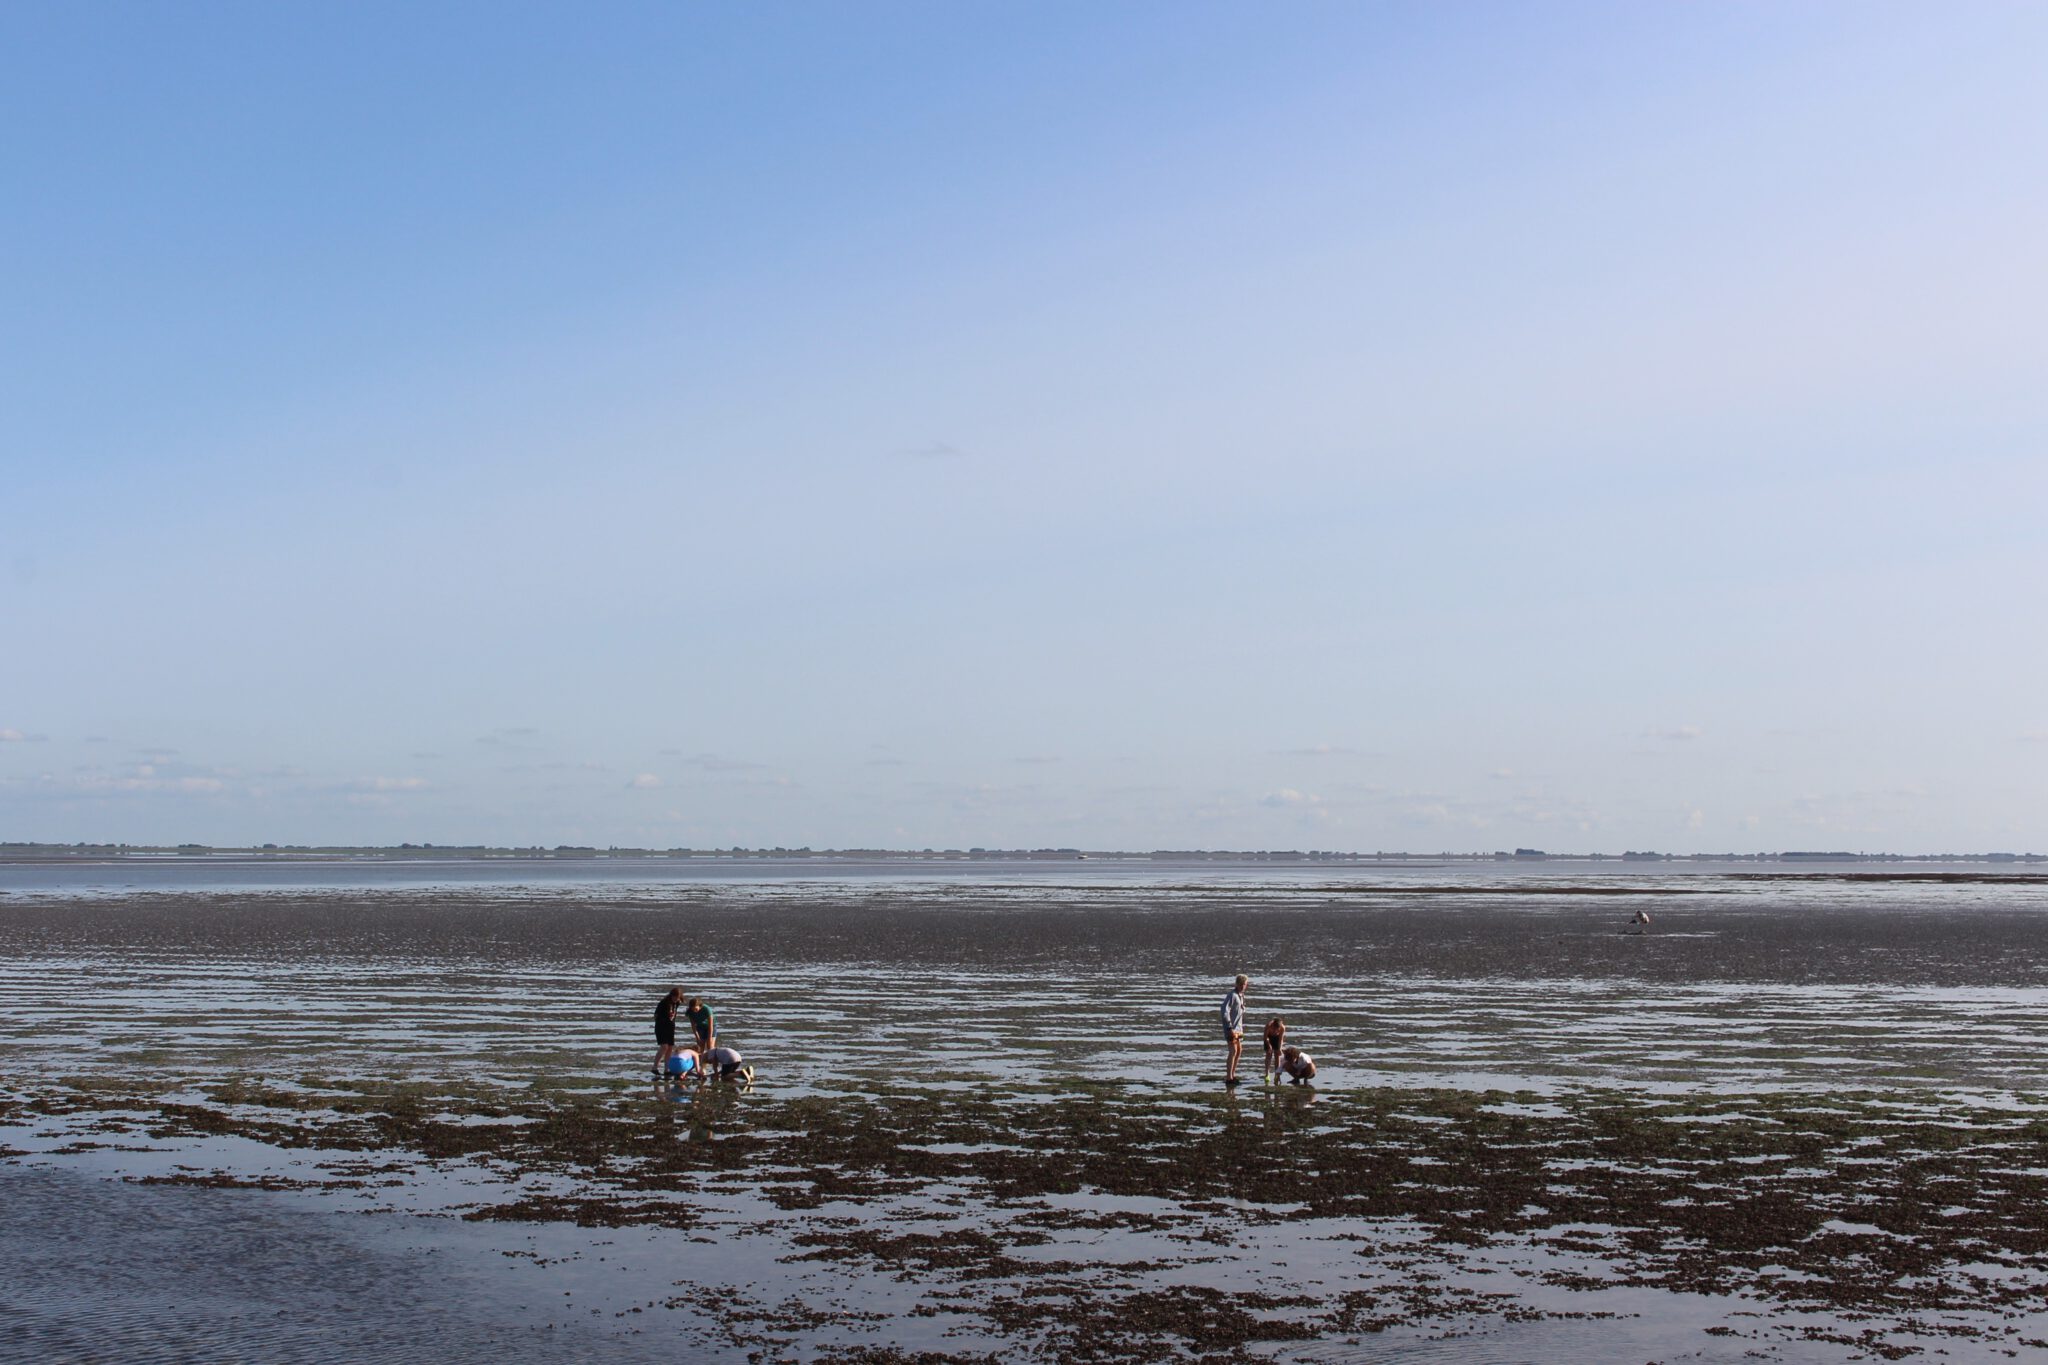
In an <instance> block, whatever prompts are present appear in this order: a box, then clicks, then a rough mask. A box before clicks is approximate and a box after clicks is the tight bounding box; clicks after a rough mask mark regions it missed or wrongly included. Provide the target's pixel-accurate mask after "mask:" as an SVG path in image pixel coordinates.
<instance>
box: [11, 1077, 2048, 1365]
mask: <svg viewBox="0 0 2048 1365" xmlns="http://www.w3.org/2000/svg"><path fill="white" fill-rule="evenodd" d="M1306 1098H1307V1097H1306V1096H1305V1095H1302V1094H1299V1093H1296V1092H1295V1091H1293V1090H1291V1089H1286V1088H1283V1089H1280V1090H1277V1091H1273V1092H1265V1091H1259V1092H1254V1093H1249V1094H1247V1095H1245V1096H1244V1097H1243V1098H1241V1099H1239V1098H1221V1099H1200V1100H1192V1101H1191V1100H1188V1099H1185V1098H1176V1097H1171V1096H1162V1095H1156V1094H1142V1093H1118V1091H1117V1090H1116V1089H1115V1088H1113V1087H1103V1086H1092V1087H1085V1088H1081V1089H1061V1088H1048V1089H1042V1090H1036V1091H1027V1092H1018V1091H999V1090H993V1089H983V1090H973V1091H965V1092H944V1093H909V1094H901V1095H890V1096H879V1097H878V1096H856V1095H836V1096H835V1095H814V1096H809V1097H804V1098H795V1099H778V1098H775V1097H774V1096H772V1095H770V1094H764V1093H762V1092H760V1091H753V1092H740V1091H736V1090H733V1089H731V1088H723V1089H721V1088H713V1089H710V1090H707V1091H706V1092H704V1093H703V1094H701V1095H698V1096H694V1097H692V1098H690V1099H687V1100H686V1101H684V1102H683V1103H682V1104H680V1105H677V1104H665V1103H664V1104H651V1103H650V1102H649V1100H648V1099H647V1098H646V1097H645V1096H643V1095H642V1094H640V1093H638V1092H637V1091H634V1090H630V1089H628V1090H621V1091H619V1092H616V1093H595V1094H593V1093H553V1094H550V1093H546V1092H536V1093H532V1094H530V1095H528V1096H526V1097H525V1098H522V1099H521V1100H519V1101H517V1102H515V1103H506V1102H504V1099H503V1097H502V1096H501V1095H488V1094H483V1093H476V1094H470V1095H465V1094H463V1093H461V1092H460V1091H459V1090H446V1089H442V1090H438V1091H437V1092H435V1093H431V1094H429V1093H422V1092H421V1091H420V1090H419V1089H418V1088H417V1087H407V1088H402V1089H393V1090H384V1091H380V1090H377V1089H375V1088H372V1087H358V1088H356V1089H355V1090H354V1091H353V1092H352V1093H351V1092H345V1091H344V1092H334V1093H327V1094H317V1095H316V1094H309V1093H307V1092H305V1091H302V1090H296V1089H279V1088H274V1087H270V1086H267V1085H266V1084H264V1083H263V1082H260V1081H256V1080H233V1081H224V1082H221V1083H219V1084H217V1085H214V1086H211V1087H208V1088H207V1090H206V1092H205V1093H204V1094H203V1095H197V1096H195V1095H192V1094H190V1093H186V1094H184V1095H182V1096H176V1097H174V1096H163V1097H160V1098H157V1099H154V1100H151V1101H147V1102H144V1103H141V1104H138V1103H137V1100H138V1096H137V1095H136V1094H135V1093H134V1091H133V1088H132V1087H130V1088H126V1089H124V1091H123V1092H122V1093H120V1094H113V1093H108V1087H107V1086H106V1085H105V1083H104V1082H93V1083H88V1082H79V1083H77V1084H75V1085H69V1086H63V1087H59V1088H56V1089H53V1090H51V1091H49V1092H46V1093H42V1094H39V1095H35V1096H33V1097H21V1096H16V1097H13V1098H10V1099H8V1100H6V1101H5V1102H4V1103H0V1124H20V1123H25V1122H47V1121H49V1120H52V1119H57V1120H62V1121H64V1122H65V1123H66V1125H67V1127H68V1128H69V1130H70V1131H71V1132H72V1133H73V1134H74V1135H75V1137H74V1143H75V1144H76V1145H77V1147H78V1149H80V1150H83V1149H84V1148H87V1147H90V1146H92V1145H96V1144H122V1143H130V1142H138V1141H140V1142H151V1143H161V1142H165V1141H171V1140H176V1139H184V1138H195V1137H196V1138H217V1137H221V1136H235V1137H243V1138H251V1139H254V1140H256V1141H259V1142H262V1143H265V1144H267V1145H269V1146H272V1147H275V1148H279V1149H285V1150H290V1149H297V1148H317V1149H319V1150H320V1151H322V1152H323V1153H326V1154H328V1156H329V1170H330V1174H329V1175H327V1176H326V1177H324V1179H325V1181H326V1182H327V1183H329V1184H332V1185H336V1186H339V1187H347V1186H351V1185H358V1186H359V1185H362V1184H365V1183H373V1182H376V1181H379V1180H388V1179H391V1178H393V1177H394V1173H401V1174H399V1175H398V1177H397V1178H408V1174H406V1173H409V1175H410V1176H411V1177H416V1176H417V1174H418V1170H419V1169H420V1167H421V1166H422V1165H424V1166H427V1167H431V1166H434V1165H463V1166H475V1165H479V1164H481V1165H483V1166H486V1167H488V1168H490V1169H491V1170H493V1171H494V1172H496V1173H497V1174H499V1175H500V1176H502V1177H503V1178H504V1179H505V1182H506V1183H505V1186H504V1190H505V1192H504V1195H503V1197H500V1198H496V1199H493V1200H491V1201H488V1202H483V1203H479V1204H477V1205H475V1206H473V1207H470V1208H468V1209H467V1210H466V1216H468V1217H470V1218H476V1219H494V1220H535V1221H556V1220H559V1221H568V1222H574V1223H577V1224H580V1225H583V1226H590V1227H621V1226H631V1225H656V1226H663V1227H670V1228H677V1229H691V1228H693V1227H695V1226H696V1225H697V1224H698V1222H699V1210H700V1208H701V1207H702V1202H703V1199H704V1197H705V1195H706V1194H707V1193H708V1192H710V1191H713V1190H721V1189H722V1190H728V1191H751V1192H752V1193H753V1194H754V1195H756V1196H758V1198H759V1199H760V1200H762V1201H763V1202H764V1204H765V1205H766V1206H767V1209H764V1222H765V1220H766V1219H767V1218H769V1217H772V1219H773V1221H774V1225H775V1227H776V1228H777V1230H778V1231H779V1233H780V1235H782V1236H784V1237H785V1238H786V1239H787V1241H788V1243H789V1250H788V1252H787V1255H786V1258H785V1259H787V1260H789V1261H792V1262H800V1261H817V1260H829V1261H833V1262H838V1263H844V1264H845V1265H847V1266H848V1267H849V1268H851V1269H857V1270H860V1271H862V1272H865V1273H869V1274H873V1275H880V1276H893V1277H907V1278H912V1279H915V1280H917V1281H918V1282H920V1283H921V1284H923V1285H924V1286H925V1289H926V1294H927V1298H926V1302H927V1305H928V1308H927V1309H926V1310H921V1311H932V1312H939V1311H943V1312H946V1313H949V1314H954V1315H961V1316H964V1317H968V1318H975V1319H980V1320H981V1324H982V1326H983V1327H984V1328H985V1329H987V1330H991V1331H994V1332H997V1333H999V1334H1001V1335H1002V1336H1004V1337H1006V1338H1008V1339H1011V1340H1012V1341H1014V1342H1015V1343H1017V1345H1018V1346H1019V1347H1020V1348H1023V1349H1028V1350H1029V1351H1030V1352H1031V1353H1033V1354H1044V1355H1049V1356H1054V1357H1057V1358H1062V1359H1083V1360H1085V1359H1099V1360H1111V1359H1168V1358H1175V1357H1185V1356H1195V1357H1204V1358H1233V1357H1237V1356H1239V1355H1241V1354H1242V1351H1243V1349H1244V1348H1248V1347H1253V1346H1256V1345H1259V1344H1261V1343H1265V1344H1273V1343H1285V1342H1288V1341H1306V1340H1315V1339H1322V1338H1341V1337H1356V1336H1359V1335H1360V1334H1371V1333H1374V1332H1376V1331H1379V1330H1382V1329H1384V1328H1387V1327H1391V1326H1396V1325H1404V1324H1412V1323H1414V1322H1417V1321H1421V1320H1427V1319H1431V1318H1453V1317H1457V1316H1460V1315H1500V1314H1507V1315H1509V1316H1513V1315H1515V1314H1518V1313H1519V1314H1523V1315H1538V1316H1540V1315H1541V1314H1542V1313H1544V1312H1546V1311H1548V1312H1557V1311H1560V1310H1557V1309H1548V1310H1546V1309H1537V1308H1531V1307H1529V1306H1527V1305H1526V1304H1524V1303H1520V1302H1517V1301H1516V1300H1514V1299H1513V1298H1511V1297H1509V1296H1504V1295H1497V1294H1483V1293H1474V1292H1472V1291H1470V1290H1467V1289H1461V1288H1459V1287H1458V1286H1457V1285H1456V1284H1455V1282H1454V1280H1455V1277H1446V1276H1445V1275H1444V1274H1443V1273H1442V1272H1443V1270H1444V1268H1445V1265H1444V1262H1445V1258H1446V1257H1447V1256H1449V1257H1452V1258H1455V1256H1456V1253H1457V1252H1458V1251H1460V1250H1461V1249H1470V1248H1474V1247H1479V1246H1484V1245H1488V1244H1494V1245H1502V1246H1514V1247H1522V1248H1528V1249H1530V1250H1532V1251H1534V1252H1538V1253H1541V1252H1546V1251H1548V1252H1558V1253H1570V1255H1569V1256H1567V1257H1564V1258H1562V1259H1559V1260H1557V1261H1556V1262H1554V1267H1556V1266H1562V1265H1564V1264H1566V1263H1567V1262H1569V1263H1570V1264H1574V1265H1579V1266H1582V1267H1583V1266H1585V1265H1588V1264H1590V1265H1592V1266H1594V1267H1595V1269H1594V1270H1593V1272H1592V1273H1590V1274H1589V1273H1587V1271H1586V1270H1584V1269H1576V1270H1571V1269H1562V1268H1552V1269H1550V1270H1548V1271H1542V1272H1539V1278H1542V1279H1543V1281H1544V1282H1545V1283H1546V1284H1549V1285H1551V1286H1553V1287H1557V1288H1562V1289H1572V1288H1582V1287H1585V1288H1590V1287H1603V1288H1611V1287H1614V1286H1616V1285H1636V1286H1647V1287H1654V1288H1658V1289H1665V1290H1680V1291H1691V1292H1697V1293H1708V1294H1719V1295H1729V1294H1735V1295H1743V1296H1748V1297H1750V1298H1753V1299H1754V1300H1756V1301H1757V1304H1758V1307H1759V1308H1769V1307H1773V1306H1775V1307H1779V1308H1784V1309H1790V1310H1794V1311H1797V1312H1802V1313H1813V1312H1820V1313H1825V1314H1827V1315H1829V1316H1830V1317H1831V1318H1832V1319H1833V1320H1834V1321H1835V1322H1836V1324H1837V1326H1836V1327H1835V1328H1834V1329H1833V1330H1832V1331H1830V1332H1827V1333H1825V1334H1822V1337H1823V1339H1827V1340H1834V1341H1838V1342H1840V1343H1842V1344H1843V1345H1856V1346H1859V1347H1860V1348H1862V1349H1863V1350H1866V1351H1868V1352H1869V1353H1870V1354H1872V1355H1874V1356H1882V1357H1886V1358H1900V1357H1903V1356H1906V1355H1909V1354H1914V1353H1916V1352H1917V1351H1918V1350H1919V1349H1920V1348H1921V1347H1923V1346H1924V1345H1926V1344H1927V1343H1928V1342H1929V1341H1930V1340H1932V1339H1935V1338H1952V1337H1955V1336H1967V1337H1974V1338H1978V1339H1979V1340H1980V1341H1982V1342H1983V1343H1984V1344H1987V1345H1988V1344H1992V1343H2001V1344H2004V1343H2009V1344H2010V1345H2011V1346H2013V1347H2018V1348H2034V1349H2048V1340H2043V1339H2042V1338H2043V1337H2044V1336H2048V1332H2044V1330H2043V1324H2044V1323H2048V1274H2044V1271H2048V1230H2044V1225H2043V1210H2044V1209H2048V1120H2043V1119H2042V1118H2039V1117H2030V1116H2014V1115H2011V1114H2000V1113H1995V1112H1978V1113H1964V1112H1955V1111H1950V1112H1943V1113H1926V1112H1922V1113H1918V1114H1909V1113H1902V1112H1901V1111H1900V1108H1899V1106H1898V1104H1897V1102H1896V1097H1893V1096H1884V1095H1859V1094H1845V1095H1830V1096H1827V1097H1825V1098H1824V1099H1820V1098H1814V1097H1806V1098H1796V1099H1795V1098H1791V1097H1778V1098H1758V1097H1745V1098H1743V1099H1740V1100H1732V1099H1731V1100H1727V1101H1720V1102H1715V1101H1704V1102H1703V1101H1699V1100H1684V1101H1670V1102H1663V1101H1655V1100H1650V1099H1646V1098H1644V1097H1641V1096H1628V1095H1619V1094H1609V1095H1582V1096H1577V1097H1574V1098H1573V1099H1572V1100H1571V1101H1570V1102H1569V1103H1567V1104H1563V1105H1558V1104H1554V1103H1553V1104H1550V1105H1546V1106H1532V1105H1524V1104H1520V1103H1518V1101H1517V1098H1516V1097H1513V1096H1508V1095H1501V1094H1490V1095H1489V1094H1473V1093H1469V1092H1461V1091H1391V1090H1380V1091H1362V1092H1355V1093H1351V1094H1347V1095H1342V1096H1325V1097H1323V1098H1322V1099H1321V1100H1320V1101H1319V1102H1316V1103H1307V1102H1305V1101H1306ZM1530 1108H1542V1109H1544V1110H1545V1111H1546V1112H1543V1113H1536V1114H1531V1113H1527V1112H1522V1111H1523V1110H1526V1109H1530ZM1550 1111H1555V1112H1550ZM478 1120H485V1122H478ZM349 1154H355V1156H356V1160H355V1161H353V1162H351V1161H350V1160H348V1159H347V1157H348V1155H349ZM153 1178H155V1179H160V1180H172V1181H182V1182H187V1183H203V1184H217V1185H233V1184H236V1183H242V1182H239V1181H238V1180H237V1178H236V1177H235V1176H234V1175H233V1174H231V1173H228V1172H218V1171H216V1172H206V1173H199V1172H187V1173H180V1174H173V1175H168V1176H158V1177H153ZM256 1183H263V1184H268V1185H272V1186H275V1185H277V1184H280V1183H284V1182H280V1181H277V1180H275V1179H274V1178H272V1179H267V1180H264V1181H259V1182H256ZM1062 1195H1084V1196H1091V1197H1093V1198H1092V1199H1091V1200H1090V1201H1087V1202H1084V1203H1083V1204H1080V1205H1076V1204H1075V1203H1073V1202H1072V1201H1060V1202H1057V1203H1055V1202H1049V1201H1048V1196H1062ZM905 1196H909V1197H912V1198H914V1199H915V1200H916V1201H917V1204H918V1207H917V1208H916V1210H915V1211H914V1212H912V1213H904V1214H900V1215H898V1214H887V1215H884V1216H883V1217H880V1218H874V1217H869V1216H866V1215H865V1214H864V1213H863V1210H864V1209H866V1208H869V1207H875V1208H890V1209H895V1208H898V1207H900V1205H899V1204H898V1203H897V1202H896V1201H899V1200H901V1199H902V1198H903V1197H905ZM1104 1196H1107V1197H1104ZM768 1209H772V1210H773V1211H774V1212H773V1214H772V1215H769V1214H768V1213H767V1210H768ZM898 1216H900V1217H901V1218H902V1221H903V1223H904V1226H902V1227H898V1226H895V1225H893V1222H892V1219H893V1218H895V1217H898ZM1303 1221H1315V1222H1318V1223H1319V1224H1321V1225H1322V1226H1323V1227H1325V1228H1326V1229H1330V1228H1334V1227H1336V1226H1338V1225H1339V1224H1341V1225H1342V1227H1343V1229H1345V1230H1344V1231H1340V1232H1338V1233H1337V1234H1336V1235H1338V1236H1340V1237H1342V1238H1344V1239H1345V1240H1347V1241H1351V1242H1353V1243H1354V1246H1353V1248H1352V1251H1353V1253H1354V1254H1355V1255H1356V1256H1358V1257H1360V1258H1367V1259H1374V1258H1377V1259H1378V1260H1380V1261H1381V1262H1382V1263H1383V1264H1382V1266H1381V1269H1382V1270H1383V1271H1384V1270H1391V1271H1392V1272H1394V1273H1392V1274H1389V1275H1386V1276H1385V1277H1384V1278H1383V1279H1382V1280H1381V1281H1380V1282H1379V1283H1377V1284H1375V1285H1374V1287H1372V1288H1371V1289H1369V1290H1358V1291H1354V1292H1351V1293H1347V1294H1344V1295H1342V1296H1340V1297H1337V1298H1334V1299H1318V1298H1312V1297H1301V1298H1295V1299H1291V1300H1290V1299H1287V1298H1285V1297H1276V1296H1271V1295H1265V1296H1261V1295H1243V1294H1217V1293H1214V1292H1211V1291H1210V1290H1209V1289H1208V1288H1204V1287H1191V1286H1186V1285H1177V1286H1162V1285H1160V1284H1158V1283H1156V1282H1155V1281H1154V1279H1153V1278H1152V1277H1148V1276H1147V1275H1146V1274H1145V1273H1144V1272H1146V1271H1147V1270H1149V1269H1153V1268H1155V1267H1153V1266H1149V1265H1146V1264H1134V1263H1131V1262H1129V1261H1126V1260H1120V1259H1118V1258H1116V1257H1114V1256H1112V1257H1109V1258H1106V1259H1104V1258H1088V1257H1084V1256H1077V1255H1075V1254H1074V1252H1073V1249H1072V1247H1071V1246H1069V1247H1067V1248H1066V1249H1064V1250H1063V1251H1062V1252H1061V1254H1059V1255H1056V1256H1053V1257H1051V1258H1050V1259H1048V1258H1047V1257H1046V1256H1045V1255H1043V1254H1042V1252H1039V1251H1037V1250H1034V1249H1041V1248H1044V1247H1045V1246H1047V1245H1048V1244H1049V1243H1051V1242H1052V1241H1053V1240H1054V1238H1055V1237H1056V1236H1058V1235H1060V1234H1071V1233H1074V1232H1076V1231H1087V1232H1111V1233H1113V1232H1117V1231H1129V1232H1138V1233H1143V1234H1146V1235H1148V1236H1151V1237H1157V1236H1159V1235H1161V1234H1164V1235H1166V1236H1167V1237H1169V1238H1171V1239H1172V1240H1174V1241H1178V1242H1182V1243H1185V1244H1186V1245H1187V1246H1188V1247H1189V1248H1190V1249H1191V1250H1198V1249H1200V1248H1201V1246H1202V1245H1203V1244H1209V1245H1213V1246H1214V1247H1216V1248H1218V1249H1219V1250H1227V1249H1230V1248H1238V1247H1255V1246H1256V1245H1257V1243H1258V1242H1259V1240H1260V1237H1261V1234H1262V1230H1264V1229H1267V1228H1270V1227H1273V1226H1275V1225H1279V1224H1286V1223H1292V1222H1303ZM1396 1228H1397V1229H1399V1230H1400V1231H1399V1235H1382V1232H1383V1230H1386V1229H1396ZM1562 1311H1565V1312H1569V1310H1568V1309H1567V1310H1562ZM805 1312H806V1310H805V1309H804V1308H803V1307H802V1306H801V1305H798V1304H789V1305H784V1306H781V1307H777V1306H776V1305H773V1304H765V1305H763V1306H762V1308H761V1311H760V1313H759V1319H758V1321H754V1322H751V1323H749V1322H744V1321H740V1320H735V1322H734V1324H733V1330H734V1332H735V1339H736V1341H738V1342H740V1343H741V1344H748V1343H751V1344H756V1345H760V1346H763V1347H767V1348H773V1347H774V1346H776V1345H777V1344H787V1341H788V1340H790V1339H792V1338H791V1336H790V1334H792V1333H800V1332H801V1329H802V1328H803V1327H804V1325H805V1323H804V1321H803V1319H804V1315H805ZM1957 1312H1965V1313H1970V1314H1975V1315H1979V1316H1980V1318H1982V1319H1984V1320H1985V1321H1986V1322H1995V1324H1997V1325H1985V1324H1984V1323H1980V1325H1978V1326H1971V1327H1962V1326H1958V1325H1956V1324H1955V1323H1953V1322H1949V1323H1944V1322H1943V1321H1942V1318H1943V1315H1945V1314H1952V1313H1957ZM1808 1334H1809V1335H1814V1332H1813V1330H1812V1329H1808Z"/></svg>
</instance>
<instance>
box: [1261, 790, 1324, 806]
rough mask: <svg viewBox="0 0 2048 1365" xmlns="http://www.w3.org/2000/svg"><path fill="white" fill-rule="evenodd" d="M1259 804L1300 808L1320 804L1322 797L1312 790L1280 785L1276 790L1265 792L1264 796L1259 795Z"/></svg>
mask: <svg viewBox="0 0 2048 1365" xmlns="http://www.w3.org/2000/svg"><path fill="white" fill-rule="evenodd" d="M1259 804H1260V805H1262V806H1277V807H1280V808H1282V809H1292V810H1300V809H1304V808H1307V807H1312V806H1320V805H1322V804H1323V798H1322V797H1320V796H1317V795H1315V794H1314V793H1313V792H1305V791H1296V790H1295V789H1294V788H1293V787H1282V788H1280V790H1278V791H1271V792H1267V793H1266V794H1265V795H1264V796H1261V797H1260V798H1259Z"/></svg>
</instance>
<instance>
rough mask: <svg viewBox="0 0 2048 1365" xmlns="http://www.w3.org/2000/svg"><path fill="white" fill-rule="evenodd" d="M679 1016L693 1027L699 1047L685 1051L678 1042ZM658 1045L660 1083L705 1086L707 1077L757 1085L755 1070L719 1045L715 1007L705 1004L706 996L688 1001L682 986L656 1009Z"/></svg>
mask: <svg viewBox="0 0 2048 1365" xmlns="http://www.w3.org/2000/svg"><path fill="white" fill-rule="evenodd" d="M678 1013H680V1014H681V1015H682V1016H683V1019H684V1021H685V1022H686V1023H688V1024H689V1026H690V1033H691V1037H692V1041H693V1042H695V1044H696V1046H695V1047H683V1046H681V1045H679V1044H678V1043H677V1042H676V1015H677V1014H678ZM654 1045H655V1046H654V1079H656V1080H657V1081H660V1080H673V1081H675V1082H676V1083H677V1084H681V1083H682V1082H683V1081H685V1080H696V1081H700V1082H701V1081H702V1080H703V1079H704V1078H705V1077H706V1076H711V1075H716V1076H717V1078H718V1079H719V1080H721V1081H738V1082H740V1083H741V1084H745V1085H751V1084H753V1080H754V1068H752V1067H751V1066H748V1065H746V1063H745V1062H744V1061H743V1060H742V1059H741V1057H740V1054H739V1053H738V1052H737V1051H735V1050H734V1049H732V1048H729V1047H725V1046H722V1045H721V1044H720V1043H719V1041H718V1020H717V1019H716V1018H715V1017H713V1015H712V1013H711V1006H709V1005H707V1004H705V1003H704V998H703V997H702V996H696V995H693V996H691V997H689V998H688V999H687V1000H685V999H684V998H683V988H682V987H681V986H672V987H670V988H669V993H668V994H667V995H664V996H663V997H661V1001H660V1003H658V1004H657V1005H655V1007H654Z"/></svg>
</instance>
